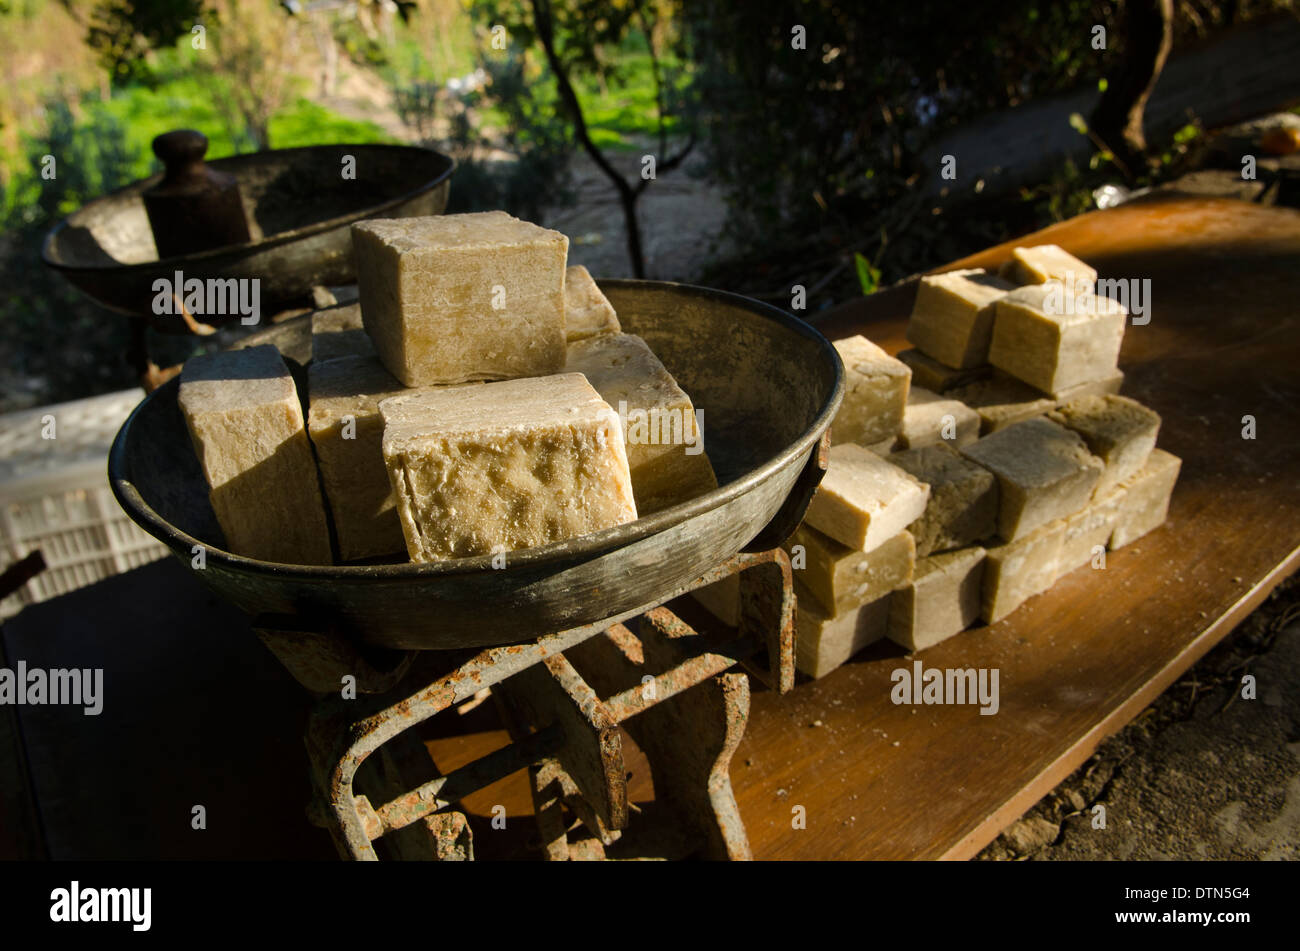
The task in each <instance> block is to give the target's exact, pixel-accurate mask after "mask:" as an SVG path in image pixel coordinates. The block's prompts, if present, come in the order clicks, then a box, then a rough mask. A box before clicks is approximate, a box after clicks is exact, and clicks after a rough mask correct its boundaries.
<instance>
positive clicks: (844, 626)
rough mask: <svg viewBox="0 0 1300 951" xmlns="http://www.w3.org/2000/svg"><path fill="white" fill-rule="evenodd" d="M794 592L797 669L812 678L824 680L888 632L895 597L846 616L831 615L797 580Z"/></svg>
mask: <svg viewBox="0 0 1300 951" xmlns="http://www.w3.org/2000/svg"><path fill="white" fill-rule="evenodd" d="M794 589H795V597H796V598H797V599H798V608H797V609H796V611H795V639H794V665H795V667H797V668H798V669H799V670H801V671H803V672H804V673H805V674H807V675H808V676H809V677H814V678H815V677H825V676H826V675H827V674H829V673H830V672H831V671H832V670H834V669H835V668H836V667H839V666H840V665H841V664H843V663H844V662H845V661H846V660H848V659H849V658H850V657H852V656H853V655H854V654H856V653H857V652H858V651H860V650H862V648H864V647H866V646H867V645H868V644H872V643H874V642H875V641H878V640H880V639H881V638H883V637H884V636H885V634H886V633H887V631H888V629H889V601H890V598H892V597H893V595H886V596H885V597H883V598H879V599H877V600H875V601H872V602H870V603H868V604H864V605H862V606H861V607H857V608H853V609H852V610H851V611H847V612H845V613H843V614H831V613H829V612H827V611H825V610H823V609H822V607H821V605H820V604H818V603H817V600H816V599H815V598H813V597H812V596H811V595H810V594H809V593H808V591H807V589H806V588H804V587H803V586H802V585H801V584H800V583H799V581H798V580H796V581H795V583H794Z"/></svg>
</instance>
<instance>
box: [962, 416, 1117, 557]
mask: <svg viewBox="0 0 1300 951" xmlns="http://www.w3.org/2000/svg"><path fill="white" fill-rule="evenodd" d="M961 451H962V453H963V454H964V455H965V456H966V458H968V459H970V460H972V461H973V462H977V463H979V464H980V465H981V466H983V467H984V468H985V469H988V470H989V471H990V472H992V473H993V474H994V475H995V476H997V477H998V496H999V501H998V534H999V535H1000V536H1002V538H1003V539H1004V540H1006V541H1014V540H1015V539H1017V538H1023V537H1024V536H1025V535H1027V534H1029V533H1030V532H1032V531H1033V530H1034V529H1036V528H1038V527H1039V526H1041V525H1046V524H1047V523H1048V522H1051V521H1054V520H1056V519H1061V518H1065V517H1066V516H1068V515H1073V514H1074V513H1075V512H1077V511H1079V510H1080V509H1082V508H1083V507H1084V506H1085V505H1087V504H1088V500H1089V499H1090V498H1092V493H1093V490H1094V489H1095V488H1096V487H1097V482H1098V481H1099V480H1100V479H1101V474H1102V470H1103V468H1104V466H1103V465H1102V462H1101V460H1100V459H1098V458H1097V457H1096V456H1094V455H1092V453H1090V452H1088V447H1087V446H1085V445H1084V444H1083V440H1082V439H1080V438H1079V436H1078V435H1077V434H1076V433H1072V432H1070V430H1068V429H1066V428H1065V427H1064V426H1060V425H1058V424H1056V423H1054V422H1052V421H1051V420H1048V419H1027V420H1025V421H1024V422H1023V423H1016V424H1015V425H1014V426H1008V427H1007V428H1006V429H1000V430H998V431H997V432H996V433H990V434H989V435H988V436H985V437H984V438H983V439H981V440H980V441H979V442H976V443H972V444H971V445H969V446H966V447H965V448H963V449H962V450H961Z"/></svg>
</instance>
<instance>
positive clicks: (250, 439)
mask: <svg viewBox="0 0 1300 951" xmlns="http://www.w3.org/2000/svg"><path fill="white" fill-rule="evenodd" d="M177 401H178V402H179V404H180V408H181V412H182V413H183V414H184V416H185V425H186V426H187V427H188V429H189V432H190V438H191V439H192V440H193V442H194V451H195V453H196V454H197V455H198V458H199V464H200V465H201V466H202V467H203V475H204V476H205V477H206V478H207V481H208V487H209V488H210V489H211V494H210V497H211V499H212V510H213V511H214V512H215V513H216V516H217V521H218V522H219V523H220V525H221V530H222V531H223V532H224V533H225V536H226V545H227V547H228V548H229V549H230V551H232V552H234V553H235V554H237V555H245V556H247V557H249V558H259V559H261V560H263V561H274V562H280V563H283V564H298V565H328V564H330V563H331V562H332V561H333V557H332V553H331V551H330V539H329V528H328V525H327V523H326V520H325V504H324V502H323V501H322V499H321V494H320V485H319V481H318V477H317V474H316V461H315V460H314V459H313V458H312V452H311V443H310V442H308V440H307V431H306V429H305V427H304V426H303V418H302V405H301V404H300V403H299V401H298V391H297V388H296V387H295V386H294V383H293V377H292V376H290V375H289V368H288V367H287V366H285V363H284V359H283V358H282V357H281V356H280V352H279V351H278V350H276V349H275V347H272V346H261V347H249V348H247V349H245V350H230V351H226V352H224V353H214V354H209V355H207V356H199V357H191V358H190V359H189V360H188V361H187V362H186V363H185V368H184V369H183V370H182V371H181V383H180V394H179V396H178V398H177Z"/></svg>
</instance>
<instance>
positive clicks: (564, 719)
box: [256, 548, 795, 860]
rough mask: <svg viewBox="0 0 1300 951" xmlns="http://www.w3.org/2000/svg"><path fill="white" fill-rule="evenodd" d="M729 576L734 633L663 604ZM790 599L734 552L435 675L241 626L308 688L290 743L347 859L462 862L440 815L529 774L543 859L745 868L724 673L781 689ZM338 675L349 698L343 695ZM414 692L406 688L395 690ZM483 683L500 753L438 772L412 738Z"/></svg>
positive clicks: (788, 680)
mask: <svg viewBox="0 0 1300 951" xmlns="http://www.w3.org/2000/svg"><path fill="white" fill-rule="evenodd" d="M733 574H739V585H740V592H741V621H740V626H739V629H738V630H737V631H736V632H735V635H734V636H732V637H729V638H725V639H719V638H710V637H706V636H705V635H702V634H700V633H697V632H696V631H695V630H694V629H692V628H691V627H690V626H688V625H687V624H685V623H684V622H683V621H682V620H681V619H680V618H678V617H677V616H676V615H674V614H673V613H672V612H671V611H669V610H668V609H667V608H665V607H663V606H662V605H663V603H665V602H667V601H669V600H671V599H672V598H674V597H677V596H678V595H681V594H684V593H685V592H687V591H690V590H692V589H694V588H698V587H702V586H704V585H707V584H712V583H714V582H716V581H719V580H722V579H724V578H727V577H730V576H731V575H733ZM794 606H795V602H794V594H793V588H792V580H791V571H790V562H789V559H788V557H787V556H786V554H785V552H783V551H782V550H780V549H779V548H778V549H772V550H770V551H765V552H759V553H757V554H739V555H736V556H735V557H733V558H731V559H730V560H728V561H727V562H724V563H723V564H721V565H719V566H717V567H716V568H714V569H713V570H711V571H709V572H707V573H706V574H704V575H702V576H701V577H699V578H697V579H696V580H695V581H693V582H691V583H690V584H688V585H686V586H685V587H683V588H682V589H681V590H679V591H675V592H673V593H672V594H670V595H669V597H667V598H664V599H662V600H661V601H660V602H657V603H654V604H647V605H643V606H641V607H639V608H637V609H635V610H632V611H629V612H626V613H625V614H622V615H619V616H616V617H612V618H608V619H606V620H604V621H600V622H597V623H594V624H589V625H586V626H584V627H579V628H574V629H572V630H567V631H561V632H558V633H554V634H549V635H546V636H544V637H541V638H539V639H537V640H535V641H532V642H529V643H526V644H519V645H511V646H504V647H493V648H489V649H487V650H484V651H481V652H479V653H477V654H473V655H472V656H469V657H467V658H466V657H465V656H464V655H463V654H461V655H457V656H455V658H454V659H453V661H452V663H453V664H455V666H454V669H452V670H450V671H447V670H445V667H446V665H447V663H448V662H447V660H446V659H445V655H444V653H443V652H437V651H406V652H386V653H385V655H384V656H383V657H382V658H381V657H376V656H368V655H367V654H366V653H365V652H364V651H361V650H358V649H357V648H356V647H354V646H353V645H352V643H351V642H350V641H348V640H347V639H345V638H343V637H341V636H339V635H337V634H334V633H331V632H319V631H303V630H295V629H293V627H292V624H291V623H286V622H285V621H283V620H279V621H277V620H276V619H272V618H262V619H259V621H258V622H257V625H256V626H257V631H258V636H259V637H260V638H261V639H262V641H263V642H264V643H265V644H266V645H267V647H269V648H270V649H271V651H272V652H273V653H275V655H276V656H277V657H278V658H279V659H280V661H281V662H282V663H283V664H284V665H285V667H286V668H288V670H289V671H290V673H292V674H293V676H294V677H295V678H296V679H297V680H298V681H299V682H300V683H301V684H302V685H303V686H305V687H306V688H308V689H309V690H311V691H313V692H315V693H317V694H318V695H320V699H319V700H318V702H317V704H316V706H315V707H314V709H313V711H312V714H311V717H310V720H309V723H308V727H307V735H306V744H307V751H308V758H309V760H310V763H311V772H312V784H313V789H314V796H315V799H314V801H313V803H312V805H311V808H310V810H309V812H310V815H311V816H312V819H313V821H314V822H316V823H317V824H318V825H322V826H324V827H325V828H327V829H328V830H329V831H330V833H331V834H332V835H333V837H334V841H335V844H336V845H337V847H338V849H339V852H340V854H341V855H342V856H343V857H345V858H352V859H357V860H377V859H378V858H379V857H380V855H379V852H378V851H377V850H376V844H377V843H378V842H379V841H380V840H382V841H383V843H384V846H383V848H384V851H385V852H386V853H387V854H389V855H391V856H393V857H395V858H404V859H438V860H463V859H472V858H473V854H474V852H473V841H472V835H471V830H470V826H469V823H468V821H467V819H466V817H465V815H464V813H462V812H459V811H457V810H456V808H455V804H456V803H458V802H459V801H460V800H461V799H463V798H464V797H465V796H467V795H469V794H471V793H473V792H475V791H476V790H479V789H482V788H484V787H485V786H488V785H490V784H491V783H493V782H496V781H497V780H499V779H502V778H504V777H506V776H509V775H511V774H512V773H515V772H517V771H519V770H521V769H527V770H528V771H529V779H530V783H531V787H532V794H533V802H534V810H535V814H536V819H537V824H538V829H539V832H540V834H541V846H542V849H543V851H544V853H545V856H546V858H547V859H550V860H566V859H601V858H684V857H688V856H692V855H696V856H700V857H704V858H710V859H733V860H735V859H748V858H750V850H749V841H748V838H747V836H746V833H745V828H744V824H743V823H742V821H741V819H740V814H739V812H738V811H737V808H736V801H735V798H734V796H733V795H732V789H731V779H730V776H729V773H728V768H729V764H730V761H731V756H732V754H733V753H734V752H735V750H736V747H737V745H738V744H739V743H740V739H741V737H742V735H743V734H744V729H745V723H746V720H747V718H748V714H749V680H748V678H747V676H746V675H745V674H744V673H741V672H737V671H732V670H731V668H733V667H736V666H737V665H743V666H744V667H745V669H747V670H748V671H750V672H751V673H754V674H755V675H756V676H758V677H759V678H760V680H762V681H763V683H765V684H766V685H767V686H768V687H769V688H771V689H773V690H776V691H778V692H779V693H786V692H788V691H789V690H790V689H792V688H793V686H794ZM440 668H441V669H440ZM349 675H350V676H352V677H355V678H356V687H357V692H358V694H364V695H365V696H359V697H358V699H355V700H345V699H343V698H342V697H341V695H340V685H341V684H342V683H343V682H344V681H343V678H344V677H345V676H349ZM421 681H422V682H424V683H425V684H426V685H425V686H424V687H422V688H421V689H419V690H417V691H416V692H414V693H409V692H408V690H409V688H404V687H403V685H405V684H409V683H414V682H421ZM485 688H491V690H492V693H493V696H494V697H495V698H496V699H497V701H498V704H499V709H500V712H501V715H502V719H503V720H504V721H505V723H506V726H507V729H508V730H509V732H510V735H511V739H512V741H513V742H512V743H511V745H510V746H507V747H505V748H504V749H501V750H498V751H497V752H494V753H491V754H488V755H486V756H484V757H482V758H480V759H478V760H476V761H474V762H473V763H470V764H468V765H466V766H463V767H461V768H460V769H457V770H454V771H453V772H451V773H449V774H447V775H443V776H440V775H436V774H435V767H434V763H433V760H432V759H431V757H430V756H429V755H428V753H427V751H426V750H425V749H424V747H423V745H422V744H421V743H420V741H419V739H418V737H417V736H416V734H415V731H414V730H413V728H414V727H416V726H418V725H419V724H421V723H424V722H425V721H427V720H429V719H430V718H431V717H433V716H435V715H437V714H439V713H441V712H443V711H445V710H447V709H448V708H450V707H453V706H455V705H457V704H459V703H462V702H463V701H466V700H469V699H471V698H473V697H474V696H475V695H476V694H478V693H479V692H480V691H482V690H484V689H485ZM620 728H623V729H625V730H626V731H627V733H628V734H629V735H630V736H631V737H632V739H633V740H634V741H635V742H636V744H637V746H638V747H640V749H641V750H642V751H643V752H644V753H645V755H646V757H647V759H648V760H649V762H650V769H651V774H652V778H653V782H654V789H655V802H654V803H653V804H651V806H650V807H649V808H647V809H646V810H645V811H644V812H641V814H638V815H636V816H635V817H633V815H632V813H633V812H638V810H637V809H636V807H635V806H632V805H631V804H630V803H629V802H628V793H627V775H628V774H627V771H626V769H625V766H624V757H623V743H622V736H621V733H620ZM368 761H369V762H370V763H371V767H370V768H369V769H368V770H367V771H366V772H365V773H361V772H360V771H361V767H362V764H363V763H367V762H368ZM376 802H377V803H379V805H375V803H376ZM566 811H567V812H568V813H570V814H572V815H573V816H575V817H576V818H577V820H578V821H576V822H572V821H570V820H568V819H566V817H565V814H566ZM625 831H626V832H627V835H624V832H625Z"/></svg>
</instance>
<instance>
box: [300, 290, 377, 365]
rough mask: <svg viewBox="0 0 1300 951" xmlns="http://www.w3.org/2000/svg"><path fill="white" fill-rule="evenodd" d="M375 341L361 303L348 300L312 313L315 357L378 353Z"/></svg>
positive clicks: (317, 359) (318, 359) (314, 359)
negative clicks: (364, 321)
mask: <svg viewBox="0 0 1300 951" xmlns="http://www.w3.org/2000/svg"><path fill="white" fill-rule="evenodd" d="M374 354H375V345H374V344H373V343H371V342H370V336H369V335H368V334H367V333H366V331H365V328H364V327H363V326H362V324H361V305H360V304H345V305H343V306H342V307H331V308H329V309H328V310H318V311H316V312H315V313H313V314H312V315H311V360H312V363H324V362H325V361H326V360H337V359H339V358H341V357H367V356H374Z"/></svg>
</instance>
